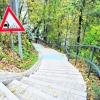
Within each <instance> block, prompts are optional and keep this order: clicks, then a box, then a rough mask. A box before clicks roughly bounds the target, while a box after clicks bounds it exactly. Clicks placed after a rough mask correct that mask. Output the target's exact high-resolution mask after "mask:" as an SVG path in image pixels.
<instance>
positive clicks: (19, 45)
mask: <svg viewBox="0 0 100 100" xmlns="http://www.w3.org/2000/svg"><path fill="white" fill-rule="evenodd" d="M15 3H16V15H17V17H18V15H19V14H18V7H19V0H15ZM18 47H19V55H20V57H21V59H22V58H23V51H22V41H21V32H18Z"/></svg>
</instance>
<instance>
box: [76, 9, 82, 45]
mask: <svg viewBox="0 0 100 100" xmlns="http://www.w3.org/2000/svg"><path fill="white" fill-rule="evenodd" d="M80 13H81V14H80V16H79V27H78V34H77V43H80V37H81V36H80V35H81V28H82V27H81V26H82V9H80Z"/></svg>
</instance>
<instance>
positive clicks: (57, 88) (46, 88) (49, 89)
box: [21, 77, 86, 98]
mask: <svg viewBox="0 0 100 100" xmlns="http://www.w3.org/2000/svg"><path fill="white" fill-rule="evenodd" d="M21 82H23V83H25V84H28V85H29V86H32V87H36V88H38V89H41V91H43V92H45V93H48V94H50V95H52V96H55V94H58V95H56V96H57V97H61V98H63V97H66V95H67V94H69V92H70V93H71V94H73V95H77V96H82V97H86V92H85V91H82V90H81V91H79V90H75V89H74V87H72V85H71V84H67V85H66V87H63V86H62V85H58V84H55V83H53V84H51V83H48V82H45V81H40V80H37V79H32V78H27V77H24V78H23V79H22V80H21ZM64 94H66V95H64ZM66 98H67V97H66Z"/></svg>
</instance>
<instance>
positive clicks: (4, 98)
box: [0, 83, 19, 100]
mask: <svg viewBox="0 0 100 100" xmlns="http://www.w3.org/2000/svg"><path fill="white" fill-rule="evenodd" d="M0 100H19V99H18V98H17V97H16V96H15V95H14V94H13V93H12V92H11V91H10V90H9V89H8V88H7V87H6V86H5V85H4V84H3V83H0Z"/></svg>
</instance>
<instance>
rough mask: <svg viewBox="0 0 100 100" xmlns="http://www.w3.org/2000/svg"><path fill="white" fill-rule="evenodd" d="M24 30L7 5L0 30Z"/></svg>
mask: <svg viewBox="0 0 100 100" xmlns="http://www.w3.org/2000/svg"><path fill="white" fill-rule="evenodd" d="M19 31H20V32H24V31H25V29H24V27H23V26H22V24H21V23H20V21H19V20H18V19H17V17H16V15H15V14H14V12H13V11H12V9H11V7H10V6H9V5H8V7H7V9H6V12H5V15H4V17H3V20H2V22H1V25H0V32H19Z"/></svg>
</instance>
